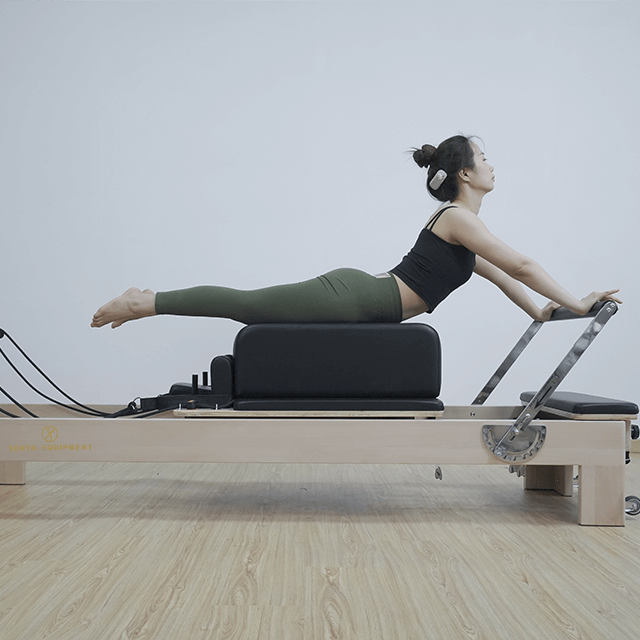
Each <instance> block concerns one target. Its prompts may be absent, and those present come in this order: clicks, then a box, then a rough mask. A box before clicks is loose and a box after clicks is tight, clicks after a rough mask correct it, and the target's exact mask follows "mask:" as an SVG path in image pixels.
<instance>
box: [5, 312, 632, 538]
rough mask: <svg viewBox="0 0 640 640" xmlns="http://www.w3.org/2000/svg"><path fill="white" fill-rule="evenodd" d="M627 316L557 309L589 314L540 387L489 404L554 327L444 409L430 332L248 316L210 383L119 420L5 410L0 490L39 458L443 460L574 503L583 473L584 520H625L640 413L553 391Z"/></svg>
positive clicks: (526, 339) (177, 388)
mask: <svg viewBox="0 0 640 640" xmlns="http://www.w3.org/2000/svg"><path fill="white" fill-rule="evenodd" d="M616 311H617V305H616V304H615V303H614V302H605V303H599V304H598V305H596V306H595V307H594V308H593V309H592V310H591V311H590V312H589V313H588V314H587V315H586V316H576V315H575V314H573V313H571V312H569V311H568V310H566V309H558V310H556V311H555V312H554V314H553V315H552V318H551V321H557V320H567V319H572V318H580V317H586V318H590V319H591V322H590V323H589V326H588V327H587V328H586V330H584V332H583V333H582V334H581V336H580V337H579V339H578V340H577V342H576V343H575V344H574V346H573V347H572V349H571V350H570V351H569V353H568V354H567V355H566V356H565V357H564V358H563V359H562V361H561V362H560V364H559V365H558V367H557V368H556V369H555V370H554V372H553V373H552V374H551V376H550V377H549V378H548V380H547V381H546V382H545V383H544V384H543V385H542V387H541V388H540V389H539V390H538V391H537V392H525V393H523V394H522V395H521V397H520V401H521V405H520V406H502V407H499V406H486V405H485V404H484V403H485V401H486V400H487V398H488V397H489V396H490V394H491V393H492V392H493V390H494V389H495V388H496V386H497V385H498V384H499V382H500V381H501V380H502V379H503V377H504V376H505V374H506V373H507V371H508V370H509V369H510V368H511V366H512V365H513V364H514V362H515V361H516V359H517V358H518V357H519V356H520V355H521V353H522V352H523V351H524V349H525V348H526V346H527V345H528V344H529V343H530V342H531V340H532V339H533V337H534V336H535V335H536V334H537V332H538V331H539V329H540V328H541V326H542V324H543V323H540V322H535V321H534V322H533V323H532V324H531V326H530V327H529V328H528V329H527V331H526V332H525V334H524V335H523V336H522V338H520V340H519V341H518V342H517V343H516V345H515V347H514V348H513V349H512V350H511V352H510V353H509V355H508V356H507V358H506V359H505V360H504V362H503V363H502V364H501V365H500V366H499V367H498V369H497V370H496V372H495V373H494V374H493V375H492V376H491V378H490V379H489V381H488V382H487V384H486V385H485V387H484V388H483V389H482V391H481V392H480V393H479V394H478V396H477V397H476V399H475V400H474V401H473V403H472V404H471V405H470V406H447V407H445V406H444V405H443V403H442V402H441V401H440V400H439V399H438V395H439V393H440V387H441V360H440V358H441V354H440V342H439V337H438V334H437V333H436V332H435V330H434V329H433V328H432V327H430V326H428V325H425V324H417V323H416V324H413V323H405V324H399V325H396V324H394V325H377V324H322V325H314V324H284V325H250V326H247V327H244V328H243V329H242V330H241V331H240V332H239V333H238V335H237V336H236V339H235V342H234V349H233V354H232V355H226V356H217V357H216V358H214V359H213V360H212V362H211V366H210V370H209V372H206V374H203V380H202V384H199V381H198V376H194V378H193V379H192V382H191V384H190V385H189V384H180V383H178V384H175V385H173V386H172V387H171V389H170V391H169V393H167V394H163V395H160V396H157V397H155V398H146V399H141V400H140V401H139V403H138V404H137V405H136V406H135V407H134V406H132V405H131V404H130V405H129V407H128V410H120V411H116V409H117V408H116V407H101V408H99V409H98V411H101V412H102V415H109V416H119V417H115V418H114V419H113V420H105V419H104V418H102V417H98V416H97V415H91V416H89V417H80V418H77V417H70V416H71V415H72V413H71V408H72V407H69V406H68V405H64V406H62V407H60V406H54V405H30V406H29V407H22V405H19V406H20V407H22V409H23V410H24V411H27V412H29V413H30V414H31V415H30V416H28V417H20V419H18V420H16V419H13V418H10V417H4V416H3V415H2V414H4V415H7V414H9V415H14V414H11V413H10V412H9V411H8V410H7V409H0V411H2V414H0V483H1V484H24V483H25V482H26V462H27V461H63V460H64V461H96V462H98V461H100V462H102V461H122V462H146V461H149V462H242V463H247V462H257V463H260V462H262V463H361V464H367V463H371V464H385V463H389V464H394V463H395V464H398V463H400V464H402V463H405V464H437V465H438V467H437V469H436V478H442V471H441V468H440V466H439V465H440V464H443V465H444V464H493V465H496V464H498V465H507V466H508V467H509V470H510V471H511V472H513V473H516V474H517V475H518V476H522V477H524V486H525V489H530V490H553V491H556V492H558V493H560V494H561V495H563V496H571V495H573V490H574V483H575V482H576V480H577V485H578V487H579V500H580V514H579V522H580V524H583V525H599V526H604V525H609V526H623V525H624V518H625V513H627V514H631V515H636V514H637V513H639V512H640V499H638V498H637V497H635V496H627V498H626V504H627V505H628V506H627V508H626V509H625V496H624V465H625V463H626V462H628V461H629V453H628V452H629V450H630V441H631V439H632V438H637V437H638V427H637V426H636V425H632V424H631V422H632V420H634V419H636V418H637V414H638V407H637V405H636V404H634V403H632V402H625V401H621V400H613V399H610V398H602V397H597V396H590V395H585V394H575V393H566V392H564V393H563V392H557V391H556V388H557V387H558V385H559V384H560V383H561V382H562V380H563V379H564V378H565V377H566V375H567V374H568V373H569V371H570V370H571V369H572V368H573V366H574V365H575V364H576V362H577V361H578V359H579V358H580V357H581V356H582V354H583V353H584V351H585V350H586V349H587V348H588V347H589V346H590V344H591V343H592V342H593V340H594V339H595V338H596V337H597V335H598V334H599V333H600V332H601V330H602V329H603V328H604V326H605V325H606V324H607V323H608V322H609V320H610V319H611V317H612V316H613V315H614V314H615V313H616ZM0 337H1V335H0ZM3 355H4V353H3ZM5 357H6V356H5ZM209 376H210V381H209V379H208V377H209ZM45 397H47V396H45ZM11 400H12V401H13V399H11ZM14 404H15V403H14ZM81 406H84V405H81ZM36 411H37V413H36ZM156 412H157V413H158V415H155V414H156ZM127 413H132V414H133V415H124V414H127ZM136 414H137V415H136ZM36 416H38V417H36ZM141 417H142V418H144V419H139V418H141ZM576 466H577V467H578V476H577V478H574V467H576Z"/></svg>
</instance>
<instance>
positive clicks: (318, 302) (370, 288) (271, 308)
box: [156, 269, 402, 324]
mask: <svg viewBox="0 0 640 640" xmlns="http://www.w3.org/2000/svg"><path fill="white" fill-rule="evenodd" d="M156 313H158V314H171V315H178V316H209V317H214V318H230V319H232V320H237V321H238V322H243V323H244V324H258V323H271V322H400V321H401V320H402V301H401V298H400V291H399V290H398V285H397V284H396V281H395V278H394V277H393V276H391V275H389V274H384V275H383V276H372V275H369V274H368V273H364V272H363V271H358V270H357V269H336V270H335V271H331V272H329V273H326V274H324V275H322V276H319V277H318V278H314V279H313V280H307V281H305V282H298V283H296V284H285V285H279V286H276V287H267V288H266V289H256V290H253V291H240V290H238V289H229V288H227V287H214V286H203V287H193V288H191V289H182V290H179V291H166V292H159V293H157V294H156Z"/></svg>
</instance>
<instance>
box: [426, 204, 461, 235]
mask: <svg viewBox="0 0 640 640" xmlns="http://www.w3.org/2000/svg"><path fill="white" fill-rule="evenodd" d="M455 208H456V205H455V204H450V205H449V206H448V207H443V208H442V209H440V211H438V213H436V215H435V216H433V218H431V220H429V222H427V227H426V228H427V229H429V231H433V225H434V224H435V223H436V222H438V220H439V219H440V216H441V215H442V214H443V213H444V212H445V211H447V209H455Z"/></svg>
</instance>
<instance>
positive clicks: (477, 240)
mask: <svg viewBox="0 0 640 640" xmlns="http://www.w3.org/2000/svg"><path fill="white" fill-rule="evenodd" d="M447 214H448V216H447V223H448V224H447V227H448V230H449V232H450V236H451V237H452V238H453V239H455V241H457V242H459V243H460V244H461V245H463V246H465V247H466V248H467V249H469V251H473V252H474V253H475V254H476V255H478V256H480V257H481V258H484V259H485V260H486V261H487V262H489V263H491V264H492V265H494V266H495V267H497V268H498V269H500V270H501V271H503V272H504V273H506V274H507V275H508V276H510V277H512V278H514V279H515V280H518V281H519V282H521V283H522V284H524V285H526V286H527V287H529V288H530V289H532V290H533V291H536V292H537V293H539V294H541V295H543V296H544V297H545V298H548V299H549V300H552V301H553V302H555V303H557V304H559V305H560V306H563V307H566V308H567V309H569V310H570V311H573V312H574V313H577V314H579V315H584V314H585V313H588V311H589V310H590V309H591V307H593V305H594V304H595V303H596V302H598V301H599V300H613V301H614V302H621V301H620V300H618V299H617V298H615V297H614V295H613V294H615V293H617V292H618V289H611V290H609V291H593V292H592V293H590V294H589V295H588V296H585V297H584V298H582V299H580V300H579V299H578V298H576V297H575V296H573V295H572V294H571V293H569V292H568V291H567V290H566V289H564V288H563V287H562V286H560V285H559V284H558V283H557V282H556V281H555V280H554V279H553V278H552V277H551V276H550V275H549V274H548V273H547V272H546V271H545V270H544V269H543V268H542V267H541V266H540V265H539V264H538V263H537V262H536V261H535V260H533V259H532V258H529V257H527V256H525V255H523V254H521V253H518V252H517V251H516V250H515V249H512V248H511V247H510V246H509V245H507V244H505V243H504V242H502V240H500V239H499V238H496V237H495V236H494V235H493V234H492V233H491V232H490V231H489V230H488V229H487V227H486V226H485V225H484V223H483V222H482V220H480V218H478V216H477V215H475V214H474V213H472V212H471V211H468V210H465V209H452V210H450V211H448V212H447Z"/></svg>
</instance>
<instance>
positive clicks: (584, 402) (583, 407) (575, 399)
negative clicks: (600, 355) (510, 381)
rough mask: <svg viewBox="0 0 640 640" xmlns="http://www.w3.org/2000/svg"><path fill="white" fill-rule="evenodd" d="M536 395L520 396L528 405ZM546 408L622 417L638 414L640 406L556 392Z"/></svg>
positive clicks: (531, 392)
mask: <svg viewBox="0 0 640 640" xmlns="http://www.w3.org/2000/svg"><path fill="white" fill-rule="evenodd" d="M534 395H535V392H534V391H525V392H523V393H521V394H520V400H521V402H523V403H524V404H527V403H528V402H530V401H531V399H532V398H533V396H534ZM544 406H545V407H547V408H548V409H555V410H556V411H563V412H564V413H570V414H573V415H615V416H620V415H637V414H638V405H637V404H634V403H633V402H627V401H625V400H614V399H613V398H603V397H601V396H592V395H589V394H586V393H574V392H571V391H556V392H555V393H553V394H552V395H551V396H550V397H549V398H548V399H547V400H546V402H545V403H544Z"/></svg>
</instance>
